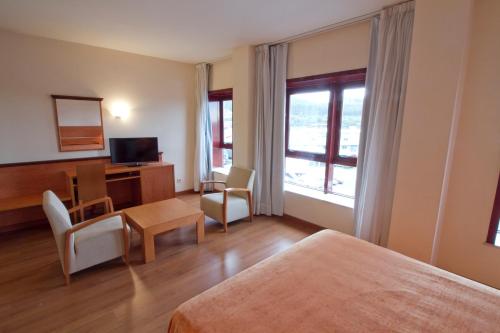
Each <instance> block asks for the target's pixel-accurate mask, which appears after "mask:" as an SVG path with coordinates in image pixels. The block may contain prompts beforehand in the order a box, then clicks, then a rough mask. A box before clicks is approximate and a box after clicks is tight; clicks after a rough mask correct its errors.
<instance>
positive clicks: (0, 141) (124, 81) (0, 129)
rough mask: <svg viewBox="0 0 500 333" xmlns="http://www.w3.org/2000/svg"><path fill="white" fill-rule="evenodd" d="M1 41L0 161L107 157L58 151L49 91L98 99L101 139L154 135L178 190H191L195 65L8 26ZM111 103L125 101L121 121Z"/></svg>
mask: <svg viewBox="0 0 500 333" xmlns="http://www.w3.org/2000/svg"><path fill="white" fill-rule="evenodd" d="M0 45H2V52H0V68H1V69H2V72H1V75H0V114H1V121H0V163H10V162H25V161H36V160H50V159H65V158H75V157H86V156H100V155H108V154H109V152H108V149H107V148H108V147H106V150H105V151H87V152H64V153H61V152H59V151H58V144H57V134H56V126H55V117H54V110H53V106H52V99H51V97H50V95H51V94H62V95H80V96H96V97H103V98H104V101H103V107H104V110H103V118H104V119H103V122H104V135H105V137H106V140H107V138H108V137H132V136H157V137H158V139H159V149H160V150H161V151H163V152H164V160H165V161H169V162H173V163H174V164H175V173H176V178H181V179H182V182H181V183H178V184H176V190H178V191H179V190H185V189H189V188H192V183H193V176H192V175H193V163H192V160H193V150H194V106H193V100H194V66H193V65H191V64H183V63H179V62H173V61H168V60H162V59H157V58H152V57H145V56H139V55H134V54H129V53H125V52H119V51H112V50H108V49H103V48H97V47H91V46H84V45H80V44H75V43H68V42H62V41H56V40H51V39H46V38H39V37H31V36H25V35H20V34H15V33H11V32H6V31H0ZM116 100H125V101H127V102H128V103H129V104H130V105H131V113H130V117H129V118H128V119H127V120H125V121H123V120H117V119H114V118H113V117H112V116H111V115H110V113H109V107H110V105H111V103H113V102H114V101H116ZM106 143H107V142H106Z"/></svg>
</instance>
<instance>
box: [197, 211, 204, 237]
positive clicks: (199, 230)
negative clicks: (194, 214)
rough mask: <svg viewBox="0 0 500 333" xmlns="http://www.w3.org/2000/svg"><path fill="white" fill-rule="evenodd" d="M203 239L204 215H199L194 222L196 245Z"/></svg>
mask: <svg viewBox="0 0 500 333" xmlns="http://www.w3.org/2000/svg"><path fill="white" fill-rule="evenodd" d="M204 239H205V214H201V215H200V217H198V219H197V220H196V240H197V242H198V244H200V243H201V242H203V240H204Z"/></svg>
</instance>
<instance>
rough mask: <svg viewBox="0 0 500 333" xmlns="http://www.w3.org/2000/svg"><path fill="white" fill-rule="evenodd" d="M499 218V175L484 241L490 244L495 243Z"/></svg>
mask: <svg viewBox="0 0 500 333" xmlns="http://www.w3.org/2000/svg"><path fill="white" fill-rule="evenodd" d="M499 219H500V175H499V176H498V184H497V191H496V194H495V201H494V203H493V211H492V212H491V221H490V228H489V230H488V238H487V239H486V241H487V242H488V243H490V244H495V239H496V237H497V233H498V223H499V222H498V220H499Z"/></svg>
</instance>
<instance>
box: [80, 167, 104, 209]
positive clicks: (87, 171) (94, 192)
mask: <svg viewBox="0 0 500 333" xmlns="http://www.w3.org/2000/svg"><path fill="white" fill-rule="evenodd" d="M76 178H77V183H78V201H79V203H84V202H87V201H90V200H95V199H98V198H103V197H106V196H108V189H107V188H106V173H105V168H104V163H96V164H82V165H77V166H76Z"/></svg>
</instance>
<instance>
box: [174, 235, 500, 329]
mask: <svg viewBox="0 0 500 333" xmlns="http://www.w3.org/2000/svg"><path fill="white" fill-rule="evenodd" d="M389 331H391V332H394V331H396V332H500V291H499V290H497V289H493V288H491V287H488V286H485V285H482V284H480V283H477V282H474V281H471V280H469V279H466V278H463V277H460V276H458V275H455V274H452V273H449V272H446V271H444V270H441V269H439V268H436V267H433V266H431V265H428V264H425V263H422V262H420V261H417V260H414V259H411V258H409V257H406V256H404V255H402V254H399V253H396V252H393V251H390V250H388V249H385V248H383V247H379V246H376V245H373V244H370V243H368V242H365V241H361V240H359V239H356V238H354V237H351V236H348V235H345V234H341V233H338V232H335V231H331V230H324V231H320V232H318V233H316V234H314V235H312V236H310V237H308V238H306V239H304V240H302V241H300V242H298V243H297V244H295V245H294V246H292V247H291V248H290V249H288V250H287V251H284V252H282V253H280V254H277V255H274V256H272V257H270V258H268V259H266V260H264V261H262V262H260V263H258V264H256V265H255V266H252V267H250V268H248V269H247V270H245V271H243V272H241V273H239V274H237V275H235V276H233V277H232V278H230V279H228V280H225V281H224V282H222V283H220V284H218V285H216V286H215V287H213V288H211V289H209V290H207V291H205V292H203V293H201V294H200V295H198V296H196V297H194V298H192V299H190V300H189V301H187V302H185V303H184V304H182V305H180V306H179V307H178V308H177V309H176V310H175V312H174V313H173V316H172V319H171V322H170V326H169V332H170V333H195V332H203V333H209V332H218V333H225V332H228V333H229V332H231V333H236V332H255V333H257V332H258V333H267V332H273V333H276V332H389Z"/></svg>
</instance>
